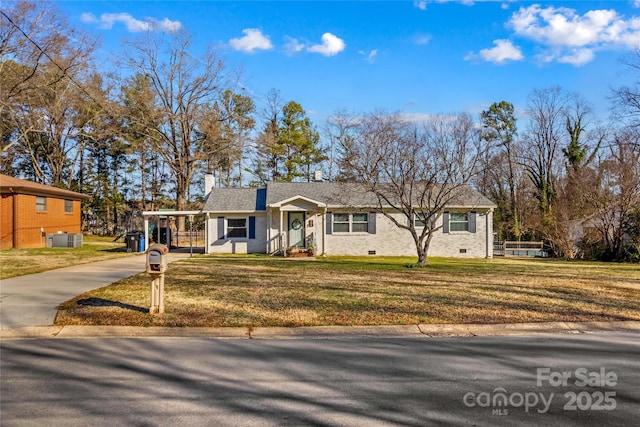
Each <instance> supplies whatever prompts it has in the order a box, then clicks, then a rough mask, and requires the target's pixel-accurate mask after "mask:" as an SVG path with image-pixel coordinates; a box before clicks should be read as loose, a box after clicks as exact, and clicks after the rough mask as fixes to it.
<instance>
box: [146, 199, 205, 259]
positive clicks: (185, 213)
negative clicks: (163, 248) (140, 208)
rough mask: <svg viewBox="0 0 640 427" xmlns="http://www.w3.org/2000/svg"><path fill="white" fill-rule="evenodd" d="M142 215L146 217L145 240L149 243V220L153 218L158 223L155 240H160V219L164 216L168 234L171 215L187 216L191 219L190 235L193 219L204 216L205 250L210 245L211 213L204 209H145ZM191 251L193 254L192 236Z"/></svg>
mask: <svg viewBox="0 0 640 427" xmlns="http://www.w3.org/2000/svg"><path fill="white" fill-rule="evenodd" d="M142 216H143V218H144V241H145V242H146V243H147V244H148V243H149V237H150V236H149V221H150V220H151V222H152V223H153V222H154V221H155V224H156V228H155V230H154V233H157V234H156V235H155V238H156V239H155V240H156V241H157V242H159V241H160V234H161V227H160V220H161V218H162V217H166V219H167V220H166V221H165V224H164V229H165V230H167V231H165V233H167V234H166V235H169V234H170V232H169V231H168V230H169V228H170V225H169V221H168V219H169V218H170V217H174V218H177V217H185V218H186V219H187V220H189V230H190V233H189V235H190V237H191V233H192V231H193V227H192V224H193V220H194V219H195V218H196V217H198V216H199V217H203V218H204V248H203V252H204V250H205V249H206V247H207V245H208V243H209V242H208V239H209V233H208V226H209V221H208V219H209V214H208V213H204V212H202V211H172V210H162V211H145V212H142ZM188 249H189V252H190V253H192V254H193V249H194V247H193V243H192V240H191V238H190V239H189V248H188Z"/></svg>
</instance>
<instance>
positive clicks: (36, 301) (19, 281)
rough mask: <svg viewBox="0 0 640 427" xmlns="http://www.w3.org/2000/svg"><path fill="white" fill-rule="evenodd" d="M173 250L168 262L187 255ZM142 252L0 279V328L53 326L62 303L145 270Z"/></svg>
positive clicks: (144, 259)
mask: <svg viewBox="0 0 640 427" xmlns="http://www.w3.org/2000/svg"><path fill="white" fill-rule="evenodd" d="M188 256H189V254H188V253H187V254H185V253H170V254H169V262H171V261H175V260H178V259H181V258H185V257H188ZM145 257H146V255H145V254H140V255H135V256H131V257H125V258H116V259H111V260H106V261H99V262H94V263H90V264H81V265H75V266H72V267H66V268H61V269H58V270H51V271H45V272H43V273H38V274H29V275H26V276H19V277H13V278H11V279H5V280H2V281H0V330H6V329H16V328H25V327H34V326H49V325H53V322H54V320H55V317H56V313H57V307H58V305H60V304H61V303H63V302H65V301H67V300H69V299H71V298H73V297H75V296H77V295H80V294H81V293H83V292H87V291H90V290H92V289H96V288H99V287H102V286H106V285H108V284H110V283H113V282H116V281H118V280H120V279H124V278H126V277H130V276H133V275H135V274H138V273H140V272H142V271H144V270H145V262H146V258H145Z"/></svg>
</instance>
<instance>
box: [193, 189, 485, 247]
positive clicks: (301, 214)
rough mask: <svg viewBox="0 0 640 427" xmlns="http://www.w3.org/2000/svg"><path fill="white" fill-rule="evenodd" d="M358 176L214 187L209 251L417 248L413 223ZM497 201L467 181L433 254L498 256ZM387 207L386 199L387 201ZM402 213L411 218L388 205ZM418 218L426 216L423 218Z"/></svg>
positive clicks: (443, 220) (208, 206) (446, 215)
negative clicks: (346, 180) (354, 180)
mask: <svg viewBox="0 0 640 427" xmlns="http://www.w3.org/2000/svg"><path fill="white" fill-rule="evenodd" d="M377 205H378V200H377V198H376V197H375V195H374V194H372V193H369V192H366V191H364V190H363V188H362V187H360V186H359V185H358V184H341V183H334V182H308V183H290V182H271V183H268V184H267V186H266V187H264V188H213V189H212V190H211V192H210V193H209V194H208V196H207V199H206V202H205V205H204V208H203V210H202V213H203V214H205V216H206V218H207V220H206V221H207V227H206V228H207V246H206V248H205V252H206V253H267V254H273V255H285V254H286V253H287V251H288V250H289V251H290V250H292V249H293V250H300V249H311V250H312V251H313V252H314V253H315V254H316V255H382V256H402V255H404V256H414V255H416V248H415V244H414V243H413V239H412V237H411V234H410V233H409V231H407V230H404V229H401V228H399V227H397V226H396V225H395V224H394V223H393V222H391V221H390V220H389V218H387V217H385V215H384V214H382V213H381V212H380V211H376V209H375V207H376V206H377ZM494 208H495V205H494V204H493V202H491V201H490V200H489V199H487V198H486V197H484V196H482V195H481V194H480V193H478V192H477V191H475V190H474V189H472V188H471V187H462V188H461V189H460V191H459V192H458V194H457V196H456V197H455V198H454V200H453V201H452V202H451V203H449V204H448V205H447V206H446V207H445V209H444V211H443V213H442V215H441V216H440V218H439V219H438V223H437V224H436V225H438V226H442V227H441V228H440V229H439V230H437V231H436V232H435V235H434V237H433V240H432V241H431V245H430V248H429V252H428V255H429V256H442V257H465V258H491V257H492V255H493V209H494ZM383 209H384V207H383ZM387 212H389V213H391V214H392V215H395V216H396V218H397V219H398V220H399V221H406V218H405V217H404V216H403V215H402V214H400V213H399V212H395V213H394V212H393V211H392V210H390V209H389V208H387ZM418 225H419V222H418Z"/></svg>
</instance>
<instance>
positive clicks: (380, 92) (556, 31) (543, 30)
mask: <svg viewBox="0 0 640 427" xmlns="http://www.w3.org/2000/svg"><path fill="white" fill-rule="evenodd" d="M58 4H59V6H60V8H61V10H62V11H63V12H64V13H65V14H66V15H67V17H68V19H69V21H70V23H71V24H72V25H74V26H77V27H78V28H81V29H83V30H84V31H87V32H89V33H90V34H93V35H96V36H99V37H100V39H101V42H102V45H101V50H100V53H101V55H102V56H103V58H110V57H113V56H117V55H118V52H119V51H120V49H121V45H120V42H121V40H122V39H123V38H124V37H128V36H135V34H136V32H139V31H142V30H145V29H146V28H147V27H148V25H149V23H155V24H157V25H156V28H158V29H159V30H164V31H167V32H170V31H174V30H176V29H178V28H183V29H186V30H187V31H189V32H191V33H192V34H193V36H194V41H195V48H196V49H201V48H202V47H203V46H205V45H206V44H208V43H211V44H214V45H217V46H218V47H219V49H220V53H221V54H222V56H223V57H224V58H225V62H226V64H227V66H228V67H231V68H235V67H238V68H241V69H242V70H243V84H244V85H245V86H246V87H247V89H248V90H249V92H250V93H252V94H253V95H254V96H255V97H256V99H257V100H258V102H259V101H260V99H263V98H264V96H265V94H266V93H267V92H268V91H269V90H270V89H271V88H275V89H278V90H280V92H281V96H282V98H283V99H285V100H295V101H297V102H299V103H300V104H302V106H303V108H305V110H307V112H308V113H309V115H310V117H311V118H312V120H313V121H314V122H315V123H316V124H318V125H319V126H321V125H322V123H323V122H324V120H326V118H327V117H328V116H330V115H331V114H332V113H334V112H336V111H338V110H347V111H356V112H368V111H372V110H375V109H384V110H387V111H402V112H404V113H405V114H407V115H408V116H409V117H416V118H419V117H421V116H423V115H429V114H438V113H455V112H460V111H467V112H470V113H472V114H478V113H479V112H480V111H482V110H483V109H486V108H487V107H488V106H489V105H490V104H491V103H492V102H497V101H501V100H506V101H509V102H512V103H513V104H514V105H515V106H516V108H517V109H518V110H520V111H521V110H522V109H523V108H524V107H525V104H526V99H527V96H528V95H529V94H530V93H531V91H532V90H534V89H536V88H547V87H551V86H555V85H558V86H561V87H562V88H564V89H566V90H569V91H576V92H579V93H581V94H583V95H584V96H585V97H586V98H587V100H589V101H590V102H591V103H592V104H593V105H594V106H595V109H596V111H597V112H598V114H599V116H601V118H602V119H603V120H605V121H606V119H607V115H608V112H609V106H610V103H609V100H608V97H609V95H610V91H611V88H614V87H618V86H620V85H623V84H625V83H628V82H630V81H631V80H632V77H633V76H632V75H631V74H629V73H628V72H625V70H626V68H625V67H624V66H623V65H622V64H621V63H620V59H621V57H623V56H625V55H630V54H631V53H632V52H633V49H634V48H637V47H639V46H640V0H622V1H563V2H562V1H552V2H549V1H546V2H545V1H540V2H529V1H509V0H504V1H480V0H476V1H471V0H463V1H453V0H451V1H449V0H433V1H387V2H384V1H352V2H343V1H320V2H310V1H278V2H271V1H255V2H250V1H194V0H191V1H123V2H115V1H59V2H58Z"/></svg>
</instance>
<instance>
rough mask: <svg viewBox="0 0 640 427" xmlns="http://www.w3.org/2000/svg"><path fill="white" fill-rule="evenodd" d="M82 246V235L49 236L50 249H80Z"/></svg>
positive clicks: (60, 234)
mask: <svg viewBox="0 0 640 427" xmlns="http://www.w3.org/2000/svg"><path fill="white" fill-rule="evenodd" d="M80 246H82V234H68V233H58V234H47V247H48V248H79V247H80Z"/></svg>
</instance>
